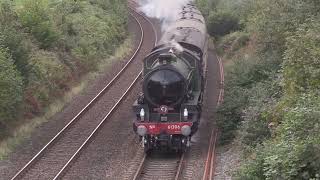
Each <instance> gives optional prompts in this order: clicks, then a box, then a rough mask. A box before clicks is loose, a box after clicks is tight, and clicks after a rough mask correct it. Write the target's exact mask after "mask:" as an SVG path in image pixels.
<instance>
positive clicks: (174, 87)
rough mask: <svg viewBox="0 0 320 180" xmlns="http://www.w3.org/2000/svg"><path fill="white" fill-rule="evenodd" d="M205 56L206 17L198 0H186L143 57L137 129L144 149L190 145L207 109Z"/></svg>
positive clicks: (134, 126)
mask: <svg viewBox="0 0 320 180" xmlns="http://www.w3.org/2000/svg"><path fill="white" fill-rule="evenodd" d="M206 60H207V33H206V26H205V20H204V18H203V16H202V14H201V12H200V11H199V10H198V9H197V8H196V7H195V5H194V4H187V5H185V6H184V7H183V8H182V9H181V12H179V18H178V19H177V20H176V21H174V22H172V23H170V24H169V25H168V27H167V28H166V30H165V31H164V32H163V34H162V37H161V39H160V41H159V42H158V43H157V45H156V47H155V48H154V49H153V50H152V52H151V53H150V54H149V55H148V56H147V57H145V58H144V60H143V84H142V93H141V94H140V95H139V96H138V98H137V100H136V101H135V102H134V104H133V111H134V113H135V115H136V118H135V119H134V121H133V129H134V131H135V132H136V133H137V134H138V135H139V136H140V137H141V139H142V143H143V145H144V148H145V151H149V150H151V149H163V148H166V149H170V150H176V151H185V150H186V149H187V148H188V147H190V139H191V136H192V135H193V134H194V133H195V132H196V131H197V130H198V125H199V121H200V116H201V111H202V110H201V108H202V102H203V94H204V86H205V66H206Z"/></svg>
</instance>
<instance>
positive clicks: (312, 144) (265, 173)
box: [238, 94, 320, 179]
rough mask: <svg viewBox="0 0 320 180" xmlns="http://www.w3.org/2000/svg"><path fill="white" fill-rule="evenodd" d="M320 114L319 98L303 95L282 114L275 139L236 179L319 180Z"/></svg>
mask: <svg viewBox="0 0 320 180" xmlns="http://www.w3.org/2000/svg"><path fill="white" fill-rule="evenodd" d="M319 112H320V99H319V95H318V94H305V95H302V96H301V97H300V98H299V99H298V100H297V103H296V104H295V105H294V106H293V107H291V108H288V109H287V110H286V112H285V113H284V118H283V121H282V124H281V125H280V126H279V127H278V128H277V130H276V132H275V133H276V134H278V136H277V138H275V139H274V140H269V141H267V142H265V143H264V145H263V146H262V147H260V148H257V150H256V153H255V154H259V156H258V157H257V158H256V159H253V160H250V161H249V163H247V164H246V165H245V166H243V168H241V169H240V171H239V174H238V177H257V176H258V177H264V178H263V179H319V178H320V174H319V170H320V156H319V154H320V146H319V143H320V136H319V131H320V125H319V118H320V113H319ZM252 169H255V170H254V171H252ZM261 179H262V178H261Z"/></svg>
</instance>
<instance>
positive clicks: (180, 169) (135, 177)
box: [132, 153, 185, 180]
mask: <svg viewBox="0 0 320 180" xmlns="http://www.w3.org/2000/svg"><path fill="white" fill-rule="evenodd" d="M147 156H148V155H147V154H144V156H143V158H142V160H141V162H140V164H139V167H138V169H137V171H136V173H135V175H134V177H133V179H132V180H139V178H140V175H141V173H142V170H143V168H144V167H145V163H146V159H147ZM184 158H185V153H182V154H181V156H180V159H179V165H178V167H177V170H176V173H175V176H174V179H175V180H179V179H180V175H181V172H182V169H183V168H182V167H183V165H184ZM159 168H160V167H159Z"/></svg>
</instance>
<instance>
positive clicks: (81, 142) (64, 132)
mask: <svg viewBox="0 0 320 180" xmlns="http://www.w3.org/2000/svg"><path fill="white" fill-rule="evenodd" d="M130 9H131V10H133V9H132V8H130ZM133 11H134V10H133ZM135 13H137V12H135ZM137 14H139V13H137ZM130 15H131V16H132V17H134V19H135V21H136V22H137V23H138V25H139V28H140V31H141V38H140V43H139V46H138V48H137V49H136V51H135V52H134V54H133V55H132V57H131V58H130V60H129V61H128V62H127V63H126V65H125V66H124V67H123V68H122V69H121V71H120V72H119V73H118V74H117V75H116V76H115V77H114V78H113V79H112V80H111V81H110V82H109V83H108V84H107V85H106V86H105V87H104V88H103V89H102V90H101V91H100V92H99V93H98V94H97V95H96V96H95V97H94V98H93V99H92V100H91V101H90V102H89V103H88V104H87V105H86V106H85V107H84V108H83V109H82V110H81V111H80V112H79V113H78V114H77V115H76V116H75V117H74V118H73V119H72V120H71V121H70V122H69V123H68V124H67V125H66V126H65V127H64V128H62V129H61V130H60V131H59V132H58V134H56V135H55V136H54V137H53V138H52V139H51V140H50V141H49V142H48V143H47V144H46V145H45V146H44V147H43V148H42V149H41V150H40V151H39V152H38V153H37V154H36V155H35V156H34V157H33V158H32V159H31V160H30V161H29V162H28V163H27V164H26V165H25V166H23V168H21V169H20V170H19V171H18V172H17V173H16V174H15V175H14V176H13V177H12V178H11V180H15V179H18V178H23V177H26V175H27V174H28V172H29V171H31V170H32V169H33V168H34V167H35V165H37V163H39V162H40V161H46V158H47V157H46V158H44V157H45V156H49V157H50V153H51V156H53V157H54V156H59V153H61V152H59V146H58V145H57V144H59V143H60V144H62V146H69V144H68V143H64V142H63V139H68V138H65V136H68V135H69V136H71V137H72V135H70V134H72V133H73V132H72V130H74V131H75V129H78V130H79V128H74V127H75V126H76V125H77V126H80V125H79V124H81V123H80V122H81V121H80V120H81V119H82V117H83V116H84V115H85V114H86V112H87V111H89V110H90V109H91V108H92V107H94V106H93V105H94V104H96V103H97V102H98V101H99V99H100V98H101V97H102V96H103V95H105V94H106V92H108V91H109V90H110V89H112V88H111V87H112V86H113V85H115V84H116V82H118V81H117V80H118V79H119V78H120V76H121V75H122V74H124V72H126V70H127V69H128V66H129V65H130V64H132V62H133V60H134V59H135V57H136V56H137V54H138V52H139V50H140V49H141V45H142V42H143V40H144V31H143V27H142V24H141V23H140V22H139V20H138V18H137V17H135V15H133V14H132V13H130ZM139 15H140V16H142V15H141V14H139ZM142 17H143V18H144V19H145V20H147V21H148V22H149V23H151V22H150V21H149V20H148V19H147V18H145V17H144V16H142ZM151 25H152V24H151ZM152 27H153V25H152ZM156 39H157V37H156ZM141 74H142V72H140V73H138V75H137V76H136V77H135V79H134V80H133V82H132V83H131V84H130V86H129V87H128V88H127V89H126V90H125V92H124V93H123V94H122V96H121V97H120V98H119V99H118V100H117V101H116V103H115V104H114V105H113V106H112V108H111V109H110V110H109V111H108V113H107V115H106V116H104V118H103V119H102V120H100V121H99V124H98V125H97V126H95V128H93V131H92V132H91V133H90V134H89V135H88V136H86V137H85V138H82V139H77V140H76V141H77V142H73V141H72V144H73V146H76V147H79V148H77V150H76V151H73V152H72V154H69V155H68V157H71V158H68V159H69V160H68V159H64V160H63V161H62V162H61V165H60V164H59V165H58V166H59V167H62V168H61V169H60V170H59V172H57V173H56V174H55V176H52V178H53V179H58V178H61V176H62V175H63V174H64V172H65V171H66V170H67V167H69V166H70V164H71V163H72V162H73V161H74V160H75V159H76V158H77V156H78V155H79V153H80V152H81V151H82V150H83V149H84V148H85V147H86V146H87V145H88V144H89V142H90V140H91V139H92V137H93V136H94V135H95V134H96V133H97V132H98V130H99V128H100V127H101V126H102V124H103V123H105V121H106V120H107V119H108V118H109V117H110V115H111V114H112V113H113V112H114V111H115V110H116V109H117V107H118V105H119V104H120V103H121V102H122V101H123V100H124V99H125V97H126V96H127V94H128V92H129V91H130V90H131V88H132V87H133V86H134V85H135V84H136V82H137V80H138V79H139V77H140V76H141ZM82 121H83V120H82ZM83 128H86V127H83ZM80 129H81V128H80ZM77 133H80V134H81V132H77ZM73 136H75V135H74V134H73ZM69 138H70V137H69ZM73 138H74V137H73ZM74 144H76V145H74ZM56 146H58V147H56ZM54 148H55V149H56V150H54ZM70 148H71V147H70ZM55 151H56V152H55ZM48 154H49V155H48ZM51 158H52V157H51ZM50 160H52V159H50V158H49V161H50ZM66 160H68V161H67V162H66V163H65V161H66ZM50 163H51V164H52V162H46V164H50ZM54 163H55V164H54V166H57V164H56V163H57V162H56V161H55V162H54ZM59 163H60V161H59ZM38 166H40V167H41V164H40V165H38ZM38 168H39V167H38ZM46 170H47V169H42V170H41V171H40V172H41V173H46ZM37 171H39V170H38V169H36V172H37ZM41 175H42V174H38V175H37V178H43V177H40V176H41ZM45 179H50V177H46V178H45Z"/></svg>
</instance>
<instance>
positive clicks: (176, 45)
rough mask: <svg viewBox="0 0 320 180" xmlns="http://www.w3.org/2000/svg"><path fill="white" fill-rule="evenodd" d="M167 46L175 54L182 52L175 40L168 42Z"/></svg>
mask: <svg viewBox="0 0 320 180" xmlns="http://www.w3.org/2000/svg"><path fill="white" fill-rule="evenodd" d="M169 44H170V46H172V47H173V48H174V49H173V51H174V52H176V53H181V52H183V47H182V46H181V45H180V44H179V43H177V42H176V41H175V40H172V41H170V42H169Z"/></svg>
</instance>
